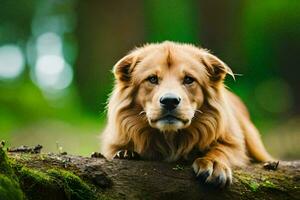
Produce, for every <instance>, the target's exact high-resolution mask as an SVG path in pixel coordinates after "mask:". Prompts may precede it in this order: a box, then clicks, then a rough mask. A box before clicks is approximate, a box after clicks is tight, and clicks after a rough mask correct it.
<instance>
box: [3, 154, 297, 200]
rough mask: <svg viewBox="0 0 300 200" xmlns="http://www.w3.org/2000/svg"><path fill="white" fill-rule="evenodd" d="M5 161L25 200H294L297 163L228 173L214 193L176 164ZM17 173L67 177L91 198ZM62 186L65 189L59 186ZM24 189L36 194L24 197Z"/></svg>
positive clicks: (39, 158) (53, 158)
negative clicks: (75, 180)
mask: <svg viewBox="0 0 300 200" xmlns="http://www.w3.org/2000/svg"><path fill="white" fill-rule="evenodd" d="M8 157H9V158H10V160H13V162H12V163H14V164H13V165H15V166H13V167H12V168H13V169H15V171H16V172H15V174H16V175H17V177H18V178H19V181H20V187H21V189H22V190H23V192H24V193H25V196H26V197H27V198H28V199H38V198H34V197H36V196H38V197H39V198H42V199H53V198H54V197H55V199H172V200H176V199H189V200H192V199H197V200H199V199H222V200H226V199H300V168H299V166H300V161H290V162H284V161H281V162H280V163H279V166H278V168H277V169H276V170H267V169H265V168H264V167H263V165H262V164H251V165H249V166H246V167H245V168H241V169H234V175H233V176H234V178H233V184H232V185H231V186H229V187H228V188H225V189H222V190H220V189H213V188H208V187H206V186H204V185H203V184H201V183H200V182H199V181H198V180H197V179H196V178H195V175H194V173H193V171H192V168H191V167H190V166H183V165H179V164H176V163H163V162H152V161H151V162H150V161H133V160H119V159H115V160H112V161H108V160H106V159H104V158H88V157H81V156H72V155H57V154H51V153H50V154H28V153H9V154H8ZM16 166H17V167H16ZM20 166H21V167H20ZM20 168H23V171H24V168H25V169H28V170H29V171H30V170H33V171H35V174H38V176H39V177H42V175H40V174H39V173H48V176H49V174H50V177H57V176H53V175H55V174H56V175H57V173H54V172H53V170H63V171H67V172H71V173H73V174H74V175H75V176H78V177H80V180H82V181H83V182H84V184H86V185H88V187H89V188H90V189H91V191H92V194H88V193H87V192H85V193H84V194H86V195H90V196H88V197H89V198H88V197H85V196H84V195H83V196H80V191H79V190H80V188H79V187H80V186H76V187H75V189H74V190H72V192H73V193H72V192H71V193H68V191H67V189H66V188H70V187H71V185H72V184H73V183H72V184H70V183H68V182H67V181H61V182H59V183H60V184H58V185H55V186H53V187H52V186H50V185H51V184H48V185H47V187H45V186H40V185H39V184H44V183H43V181H40V179H37V180H38V181H36V180H35V179H34V178H33V179H30V178H28V177H32V175H31V176H29V175H27V176H26V175H24V172H21V171H22V170H20ZM28 170H27V171H28ZM25 171H26V170H25ZM0 172H1V171H0ZM36 172H38V173H36ZM24 177H27V178H24ZM45 180H52V179H51V178H46V179H45ZM66 180H67V179H66ZM52 183H54V184H56V183H57V182H56V181H52ZM64 184H69V185H68V187H65V186H64ZM73 185H74V184H73ZM28 188H31V189H32V188H36V189H34V191H31V192H28ZM73 188H74V187H73ZM78 188H79V189H78ZM75 190H78V191H79V192H77V193H76V191H75ZM41 191H42V192H41ZM74 191H75V194H76V195H77V196H74V195H73V197H74V198H72V194H74ZM34 193H38V194H39V195H34ZM40 195H42V196H40ZM0 196H1V194H0ZM75 197H76V198H75Z"/></svg>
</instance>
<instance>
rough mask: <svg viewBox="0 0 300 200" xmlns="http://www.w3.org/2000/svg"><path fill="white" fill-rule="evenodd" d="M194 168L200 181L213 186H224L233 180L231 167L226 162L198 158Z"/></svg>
mask: <svg viewBox="0 0 300 200" xmlns="http://www.w3.org/2000/svg"><path fill="white" fill-rule="evenodd" d="M193 169H194V172H195V173H196V176H197V178H199V180H200V181H202V182H203V183H205V184H208V185H211V186H213V187H216V188H224V187H225V186H227V185H230V184H231V182H232V172H231V169H230V167H229V166H227V165H226V164H224V163H221V162H218V161H211V160H208V159H205V158H197V159H196V160H195V161H194V163H193Z"/></svg>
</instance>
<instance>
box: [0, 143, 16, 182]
mask: <svg viewBox="0 0 300 200" xmlns="http://www.w3.org/2000/svg"><path fill="white" fill-rule="evenodd" d="M0 173H1V174H5V175H7V176H11V177H13V178H16V176H15V174H14V171H13V169H12V168H11V165H10V163H9V160H8V158H7V155H6V153H5V151H4V150H3V149H2V148H0Z"/></svg>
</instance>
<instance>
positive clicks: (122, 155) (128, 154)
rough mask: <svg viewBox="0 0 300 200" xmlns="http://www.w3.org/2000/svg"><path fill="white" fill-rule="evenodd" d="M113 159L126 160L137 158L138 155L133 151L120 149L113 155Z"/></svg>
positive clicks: (138, 157)
mask: <svg viewBox="0 0 300 200" xmlns="http://www.w3.org/2000/svg"><path fill="white" fill-rule="evenodd" d="M114 159H127V160H139V159H140V155H139V154H138V153H136V152H135V151H130V150H120V151H118V152H117V153H116V155H115V156H114Z"/></svg>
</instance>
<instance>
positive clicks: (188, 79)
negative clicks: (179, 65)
mask: <svg viewBox="0 0 300 200" xmlns="http://www.w3.org/2000/svg"><path fill="white" fill-rule="evenodd" d="M194 81H195V79H193V78H192V77H190V76H185V77H184V79H183V84H186V85H189V84H192V83H193V82H194Z"/></svg>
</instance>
